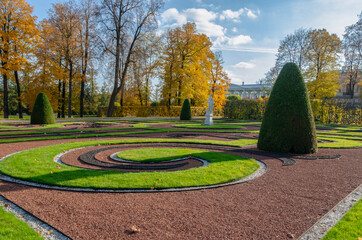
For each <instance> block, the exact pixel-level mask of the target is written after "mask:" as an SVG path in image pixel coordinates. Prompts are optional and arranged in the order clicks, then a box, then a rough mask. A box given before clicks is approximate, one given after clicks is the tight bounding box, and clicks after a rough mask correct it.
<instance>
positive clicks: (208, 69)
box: [161, 23, 229, 106]
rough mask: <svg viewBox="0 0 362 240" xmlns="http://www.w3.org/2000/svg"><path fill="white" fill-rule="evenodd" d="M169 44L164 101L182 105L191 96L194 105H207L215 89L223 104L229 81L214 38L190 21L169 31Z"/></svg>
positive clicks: (167, 46)
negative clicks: (217, 58) (213, 48)
mask: <svg viewBox="0 0 362 240" xmlns="http://www.w3.org/2000/svg"><path fill="white" fill-rule="evenodd" d="M165 45H166V46H165V50H164V57H163V62H162V64H161V69H162V71H161V79H162V83H161V84H162V98H163V101H161V103H164V104H166V105H167V106H171V105H176V106H181V104H182V103H183V100H184V99H186V98H188V99H190V100H191V105H192V106H206V100H207V98H208V97H209V94H210V91H211V92H213V93H214V99H215V100H216V102H217V105H218V106H219V105H221V104H222V103H223V101H224V98H225V97H224V93H225V89H226V88H227V85H228V83H227V82H228V81H229V80H228V79H227V76H226V73H225V72H223V71H222V67H221V64H220V61H218V60H216V58H215V54H214V53H213V52H212V51H211V49H210V48H211V46H212V43H211V41H210V39H209V38H208V37H207V36H206V35H205V34H199V33H197V32H196V29H195V24H193V23H187V24H186V25H184V26H182V27H181V28H176V29H173V30H170V31H168V33H167V38H166V44H165ZM221 95H223V96H221Z"/></svg>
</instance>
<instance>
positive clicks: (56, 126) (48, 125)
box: [0, 122, 79, 134]
mask: <svg viewBox="0 0 362 240" xmlns="http://www.w3.org/2000/svg"><path fill="white" fill-rule="evenodd" d="M74 123H79V122H67V123H55V124H47V125H43V126H40V127H32V126H33V125H30V124H29V126H30V127H27V128H14V127H15V126H11V127H10V128H9V129H6V128H3V127H2V128H1V129H0V132H2V131H4V132H5V131H31V130H41V129H52V128H61V127H64V126H65V125H70V124H74ZM19 134H23V133H19Z"/></svg>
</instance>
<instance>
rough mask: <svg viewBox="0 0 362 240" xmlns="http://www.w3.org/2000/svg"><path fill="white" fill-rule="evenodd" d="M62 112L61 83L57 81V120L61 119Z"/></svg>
mask: <svg viewBox="0 0 362 240" xmlns="http://www.w3.org/2000/svg"><path fill="white" fill-rule="evenodd" d="M61 111H62V82H61V80H59V81H58V115H57V118H60V117H61V115H60V114H61Z"/></svg>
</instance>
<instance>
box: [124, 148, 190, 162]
mask: <svg viewBox="0 0 362 240" xmlns="http://www.w3.org/2000/svg"><path fill="white" fill-rule="evenodd" d="M193 153H195V150H194V149H188V148H139V149H132V150H125V151H122V152H119V153H118V154H117V157H119V158H122V159H124V160H129V161H136V162H162V161H168V160H172V159H177V158H184V157H187V156H189V155H192V154H193Z"/></svg>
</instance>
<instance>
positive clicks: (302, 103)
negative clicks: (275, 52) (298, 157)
mask: <svg viewBox="0 0 362 240" xmlns="http://www.w3.org/2000/svg"><path fill="white" fill-rule="evenodd" d="M258 148H259V149H261V150H265V151H269V152H280V153H300V154H303V153H315V152H317V137H316V131H315V124H314V118H313V113H312V109H311V106H310V101H309V96H308V92H307V89H306V87H305V84H304V80H303V77H302V74H301V73H300V70H299V68H298V66H297V65H296V64H294V63H287V64H285V65H284V67H283V69H282V71H281V72H280V74H279V76H278V78H277V80H276V82H275V84H274V87H273V89H272V92H271V95H270V98H269V101H268V104H267V106H266V109H265V114H264V117H263V122H262V125H261V128H260V133H259V139H258Z"/></svg>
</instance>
